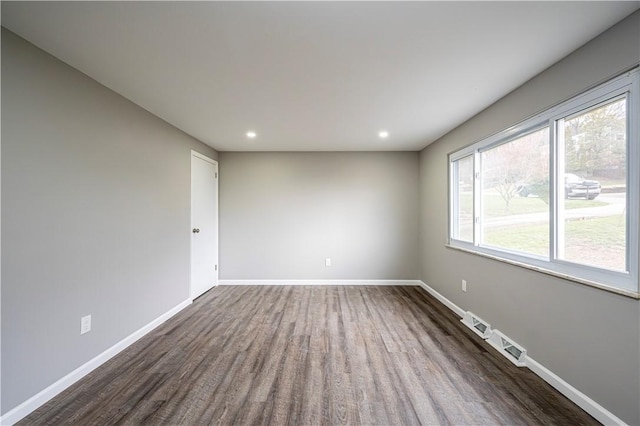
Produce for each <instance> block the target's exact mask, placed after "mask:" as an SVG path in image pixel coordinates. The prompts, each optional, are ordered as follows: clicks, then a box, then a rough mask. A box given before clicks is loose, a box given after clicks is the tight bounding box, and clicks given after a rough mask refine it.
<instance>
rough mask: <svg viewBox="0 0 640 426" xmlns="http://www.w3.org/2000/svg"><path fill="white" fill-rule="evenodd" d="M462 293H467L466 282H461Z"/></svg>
mask: <svg viewBox="0 0 640 426" xmlns="http://www.w3.org/2000/svg"><path fill="white" fill-rule="evenodd" d="M462 291H464V292H465V293H466V292H467V280H462Z"/></svg>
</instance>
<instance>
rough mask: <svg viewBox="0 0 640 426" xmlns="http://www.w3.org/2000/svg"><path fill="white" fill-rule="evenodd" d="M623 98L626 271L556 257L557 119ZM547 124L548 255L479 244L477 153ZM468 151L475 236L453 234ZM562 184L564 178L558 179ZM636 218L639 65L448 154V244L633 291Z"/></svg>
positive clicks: (639, 207) (639, 210) (639, 200)
mask: <svg viewBox="0 0 640 426" xmlns="http://www.w3.org/2000/svg"><path fill="white" fill-rule="evenodd" d="M620 97H626V99H627V193H626V197H627V209H626V214H627V218H626V220H627V229H626V231H627V239H626V244H627V246H626V256H627V259H626V264H627V269H628V271H626V272H620V271H613V270H609V269H604V268H598V267H593V266H587V265H583V264H578V263H573V262H570V261H566V260H561V259H558V258H557V253H558V249H557V241H558V235H557V234H558V223H559V222H558V220H559V217H558V216H559V212H558V206H557V202H556V200H557V195H558V194H557V192H558V189H557V188H558V183H557V182H558V175H559V173H558V170H559V167H560V165H559V164H558V158H559V157H561V156H562V153H561V152H559V148H560V147H559V146H558V145H559V144H558V143H557V132H558V130H557V125H558V123H559V122H560V121H561V120H563V119H565V118H566V117H569V116H571V115H572V114H575V113H578V112H580V111H583V110H586V109H589V108H592V107H594V106H596V105H598V104H601V103H603V102H607V101H610V100H613V99H615V98H620ZM544 127H549V171H550V172H549V174H550V176H549V185H550V188H549V241H550V244H549V245H550V247H549V255H548V256H542V257H541V256H535V255H528V254H524V253H521V252H515V251H510V250H508V249H502V248H495V247H488V246H485V245H482V244H481V241H482V240H481V235H480V232H481V229H482V215H481V212H482V208H481V207H482V206H481V202H482V200H481V191H482V182H481V179H482V176H481V173H480V171H481V167H480V166H481V165H480V153H482V152H484V151H487V150H489V149H491V148H494V147H496V146H498V145H501V144H504V143H507V142H510V141H513V140H515V139H517V138H519V137H520V136H523V135H525V134H528V133H531V132H533V131H536V130H538V129H541V128H544ZM470 155H472V156H473V158H474V171H473V172H474V181H473V199H474V201H473V211H474V221H473V227H474V232H473V235H474V239H473V242H468V241H463V240H458V239H456V238H454V229H455V226H457V224H456V223H455V220H456V218H455V211H454V202H455V200H456V197H457V192H456V191H457V188H456V187H457V182H456V181H455V176H454V163H455V162H456V161H458V160H461V159H464V158H466V157H468V156H470ZM560 183H561V184H563V181H562V182H560ZM639 223H640V71H639V69H638V68H636V69H634V70H632V71H629V72H626V73H625V74H623V75H621V76H618V77H616V78H614V79H611V80H609V81H607V82H605V83H603V84H600V85H599V86H597V87H595V88H593V89H591V90H588V91H586V92H584V93H582V94H580V95H578V96H575V97H573V98H571V99H569V100H567V101H565V102H562V103H560V104H558V105H556V106H554V107H552V108H549V109H547V110H545V111H543V112H541V113H539V114H537V115H536V116H534V117H531V118H529V119H527V120H525V121H523V122H521V123H519V124H517V125H514V126H512V127H510V128H508V129H505V130H503V131H501V132H498V133H496V134H494V135H492V136H489V137H487V138H485V139H482V140H480V141H478V142H476V143H474V144H472V145H470V146H467V147H466V148H463V149H461V150H458V151H455V152H453V153H451V154H449V227H448V229H449V233H448V246H449V247H452V248H458V249H462V250H465V251H471V252H474V253H477V254H481V255H486V256H489V257H492V258H495V259H497V260H503V261H506V262H509V263H514V264H517V265H520V266H524V267H529V268H531V269H535V270H540V271H541V272H545V273H551V274H552V275H556V276H560V277H563V278H567V279H571V280H574V281H578V282H582V283H585V284H589V285H594V286H596V287H600V288H604V289H607V290H609V289H610V290H613V291H617V292H621V293H622V294H628V295H632V296H634V297H637V296H638V295H639V293H640V289H639V288H638V262H639V248H638V244H639V241H638V240H639V237H638V232H639V227H640V225H639Z"/></svg>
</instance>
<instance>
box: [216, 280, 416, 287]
mask: <svg viewBox="0 0 640 426" xmlns="http://www.w3.org/2000/svg"><path fill="white" fill-rule="evenodd" d="M421 283H422V281H420V280H218V285H386V286H390V285H396V286H420V285H421Z"/></svg>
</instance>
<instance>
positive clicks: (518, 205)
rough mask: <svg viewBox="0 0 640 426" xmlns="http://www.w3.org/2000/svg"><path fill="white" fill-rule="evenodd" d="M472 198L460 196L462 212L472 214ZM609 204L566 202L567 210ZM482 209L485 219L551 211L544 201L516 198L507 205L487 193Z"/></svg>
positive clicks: (468, 195)
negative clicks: (507, 207)
mask: <svg viewBox="0 0 640 426" xmlns="http://www.w3.org/2000/svg"><path fill="white" fill-rule="evenodd" d="M472 202H473V201H472V198H471V194H470V193H465V194H460V204H461V205H460V208H461V211H463V212H465V213H469V214H471V210H472V208H471V206H472ZM606 204H607V203H605V202H602V201H598V200H582V199H579V200H565V207H566V208H567V209H579V208H586V207H599V206H605V205H606ZM482 209H483V213H484V216H485V217H500V216H508V215H516V214H528V213H543V212H547V211H549V205H548V204H546V203H545V202H544V201H542V199H540V198H535V197H514V198H512V199H511V201H510V202H509V210H507V209H506V203H505V202H504V200H503V199H502V197H501V196H500V195H498V194H487V193H485V194H484V196H483V199H482Z"/></svg>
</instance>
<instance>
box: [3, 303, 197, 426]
mask: <svg viewBox="0 0 640 426" xmlns="http://www.w3.org/2000/svg"><path fill="white" fill-rule="evenodd" d="M190 304H191V299H187V300H185V301H184V302H182V303H180V304H179V305H177V306H175V307H173V308H171V309H170V310H168V311H167V312H165V313H164V314H162V315H160V316H159V317H158V318H156V319H154V320H153V321H151V322H150V323H148V324H147V325H145V326H143V327H142V328H140V329H138V330H137V331H134V332H133V333H132V334H130V335H129V336H127V337H125V338H124V339H122V340H121V341H119V342H118V343H116V344H115V345H113V346H111V347H110V348H109V349H107V350H105V351H104V352H102V353H101V354H99V355H98V356H96V357H95V358H93V359H91V360H89V361H87V362H86V363H84V364H83V365H81V366H80V367H78V368H76V369H75V370H73V371H72V372H71V373H69V374H67V375H66V376H64V377H63V378H61V379H60V380H58V381H56V382H55V383H53V384H52V385H50V386H48V387H47V388H45V389H43V390H42V391H40V392H38V393H37V394H35V395H34V396H32V397H31V398H29V399H27V400H26V401H24V402H23V403H21V404H20V405H18V406H17V407H15V408H14V409H12V410H10V411H8V412H7V413H6V414H5V415H4V416H2V417H0V425H13V424H14V423H17V422H19V421H20V420H22V419H23V418H25V417H26V416H28V415H29V414H31V413H32V412H33V411H35V410H36V409H38V408H40V407H41V406H42V405H44V404H45V403H46V402H48V401H49V400H50V399H51V398H53V397H55V396H56V395H58V394H59V393H60V392H62V391H63V390H65V389H67V388H68V387H69V386H71V385H73V384H74V383H75V382H77V381H78V380H80V379H82V378H83V377H84V376H86V375H87V374H89V373H91V372H92V371H93V370H95V369H96V368H98V367H99V366H101V365H102V364H104V363H105V362H107V361H109V360H110V359H111V358H113V357H114V356H116V355H117V354H118V353H120V352H121V351H123V350H124V349H126V348H127V347H129V346H131V345H132V344H133V343H135V342H136V341H137V340H139V339H140V338H142V337H143V336H144V335H146V334H147V333H149V332H150V331H152V330H153V329H155V328H156V327H158V326H159V325H160V324H162V323H164V322H165V321H167V320H168V319H169V318H171V317H172V316H174V315H175V314H177V313H178V312H180V311H181V310H183V309H184V308H186V307H187V306H189V305H190Z"/></svg>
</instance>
